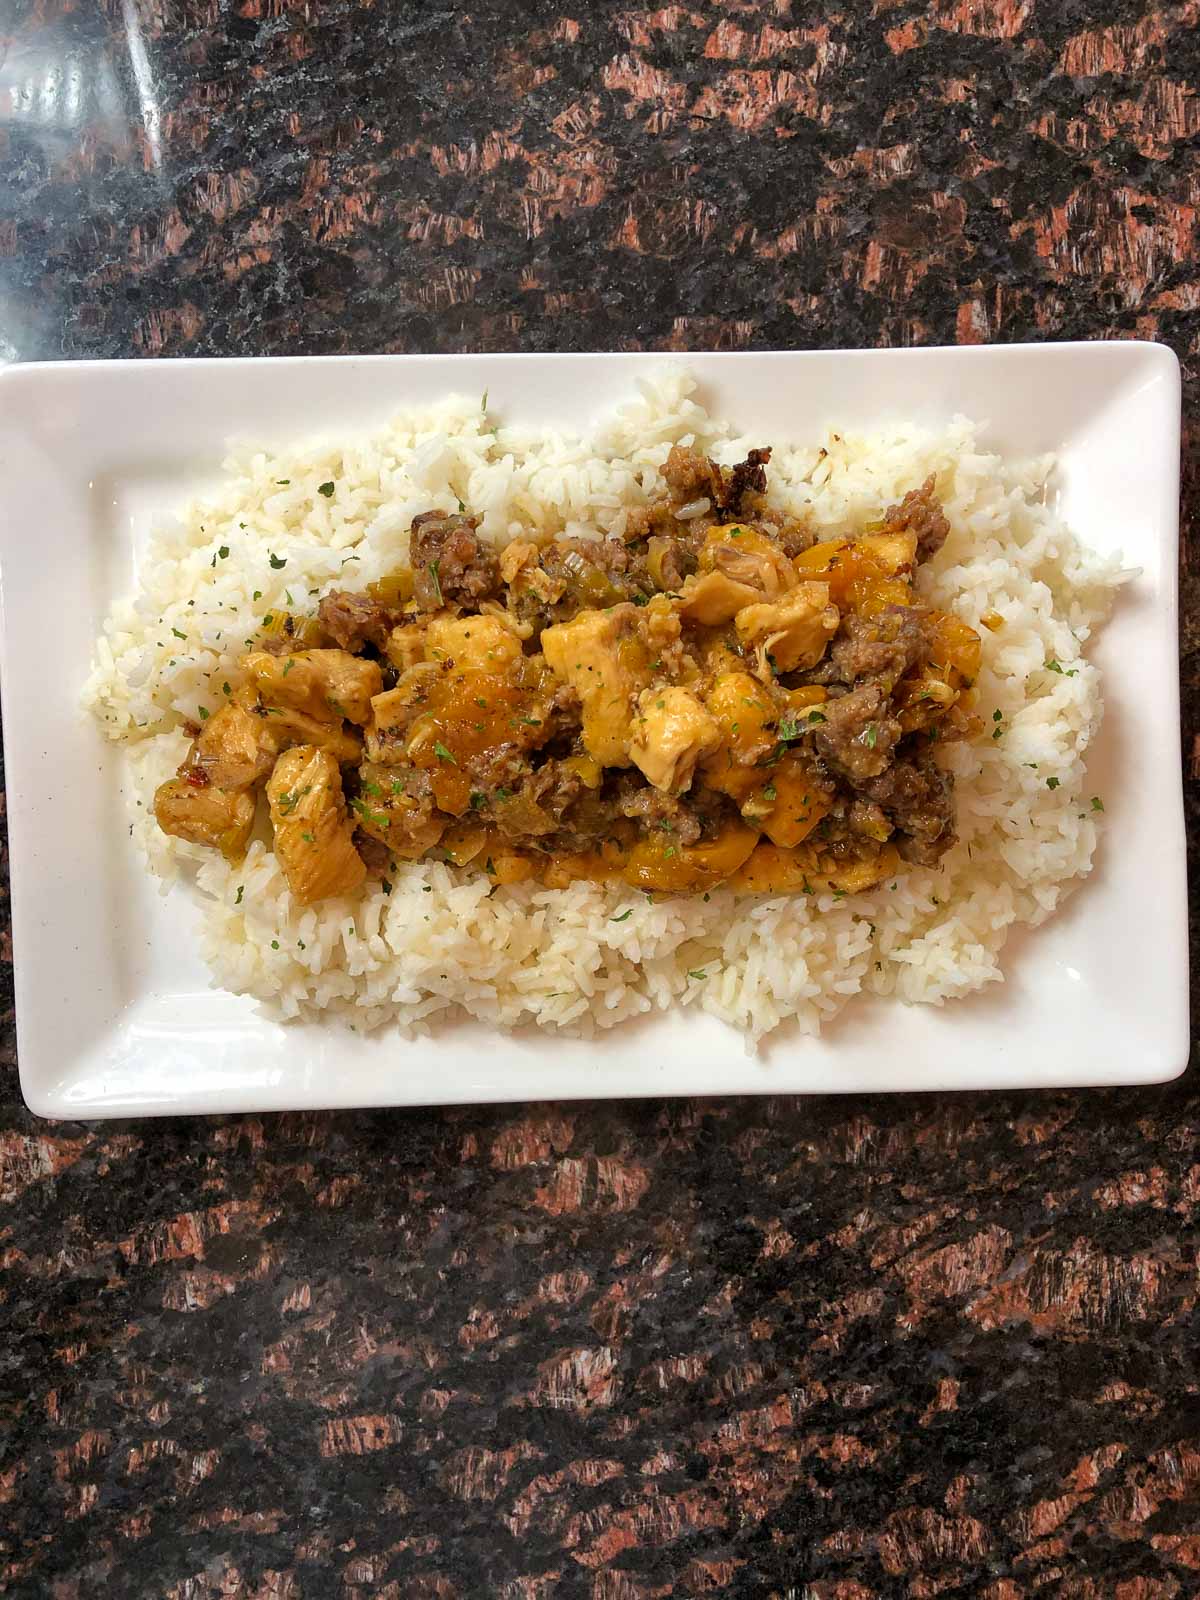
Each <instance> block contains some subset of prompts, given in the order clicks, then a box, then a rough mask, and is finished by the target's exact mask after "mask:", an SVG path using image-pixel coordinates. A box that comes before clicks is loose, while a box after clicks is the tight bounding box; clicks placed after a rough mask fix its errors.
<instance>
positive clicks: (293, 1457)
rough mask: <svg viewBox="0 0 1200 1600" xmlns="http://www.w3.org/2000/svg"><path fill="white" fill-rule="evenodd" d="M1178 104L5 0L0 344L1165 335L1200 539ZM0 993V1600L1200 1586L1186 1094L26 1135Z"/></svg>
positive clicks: (347, 21) (1099, 11)
mask: <svg viewBox="0 0 1200 1600" xmlns="http://www.w3.org/2000/svg"><path fill="white" fill-rule="evenodd" d="M1197 88H1200V5H1198V4H1197V3H1196V0H1186V3H1182V4H1163V5H1159V6H1153V5H1151V4H1149V3H1144V0H1092V3H1088V0H933V3H912V0H874V3H873V4H868V3H861V4H849V5H846V4H843V5H840V6H839V5H838V4H837V0H834V4H832V5H825V6H817V5H806V4H803V3H801V0H796V3H794V4H789V3H788V0H777V3H775V4H770V5H754V4H735V3H731V4H726V5H718V4H712V3H708V0H695V3H693V4H685V5H667V6H663V7H662V8H661V9H658V10H653V9H639V8H637V7H636V6H626V5H617V4H610V3H606V0H593V3H591V4H586V5H584V4H570V3H567V4H563V5H550V4H539V3H536V0H527V3H525V4H522V5H520V6H518V5H516V4H513V3H497V4H492V5H488V6H479V7H477V8H475V9H470V8H461V9H460V8H454V7H450V6H447V5H433V4H421V3H417V0H408V3H404V0H374V3H369V0H239V3H236V4H231V3H229V0H73V3H72V0H7V4H6V5H4V6H3V7H2V8H0V354H2V355H5V356H7V357H10V358H19V359H29V358H34V357H52V358H58V357H67V358H71V357H81V356H100V355H103V356H158V355H193V354H201V353H204V354H212V353H217V354H226V353H229V354H232V353H237V354H246V353H255V354H257V353H273V352H280V351H336V350H431V349H437V350H450V349H453V350H468V349H481V348H486V349H508V348H514V347H515V348H521V349H538V350H545V349H582V348H606V349H611V348H656V349H665V348H670V349H690V348H710V347H713V346H717V347H721V348H740V347H763V346H775V345H779V346H805V345H807V346H819V345H841V346H845V345H857V344H880V343H889V344H895V343H910V342H918V343H929V342H951V341H954V340H959V341H975V340H1011V339H1023V338H1057V337H1087V338H1090V337H1100V336H1112V335H1119V336H1139V337H1150V338H1157V339H1161V340H1164V341H1166V342H1167V343H1169V344H1170V345H1172V347H1173V348H1174V349H1175V350H1176V351H1177V352H1178V354H1179V355H1180V357H1181V359H1182V361H1183V363H1184V369H1185V394H1186V399H1185V406H1186V424H1187V440H1188V443H1187V446H1186V468H1187V471H1186V488H1185V508H1184V509H1185V528H1186V530H1187V531H1188V532H1190V533H1191V534H1192V535H1193V538H1194V517H1195V513H1196V509H1197V504H1198V495H1200V471H1198V462H1200V446H1198V440H1200V429H1198V426H1197V375H1198V363H1200V351H1198V348H1197V345H1198V336H1200V239H1198V233H1197V218H1198V215H1200V159H1198V154H1200V152H1198V144H1200V98H1198V96H1197ZM1194 548H1195V546H1194V544H1193V549H1194ZM1184 585H1185V639H1184V648H1185V657H1184V679H1185V691H1186V692H1185V702H1186V708H1187V709H1186V730H1185V732H1186V739H1187V744H1186V750H1187V752H1188V754H1189V756H1190V755H1191V752H1192V749H1193V740H1194V739H1195V736H1196V733H1197V730H1198V724H1197V720H1196V713H1197V704H1198V701H1197V695H1198V692H1200V688H1198V685H1197V672H1198V664H1200V656H1198V654H1197V651H1198V650H1200V604H1198V600H1197V584H1196V572H1195V569H1194V566H1191V565H1187V564H1186V562H1185V572H1184ZM1189 804H1190V807H1191V810H1190V820H1191V823H1192V826H1193V837H1195V833H1194V829H1195V827H1196V825H1197V814H1196V805H1195V796H1194V793H1191V792H1190V793H1189ZM11 956H12V951H11V943H10V940H9V937H8V934H7V932H4V933H3V935H2V946H0V957H2V958H3V962H4V969H3V970H4V973H5V989H4V995H5V997H6V998H5V999H4V1002H3V1003H4V1006H5V1011H4V1031H3V1050H4V1057H3V1067H4V1099H3V1105H2V1112H0V1128H2V1132H0V1272H2V1279H0V1335H2V1336H0V1591H2V1592H3V1593H5V1594H11V1595H14V1596H21V1597H30V1600H33V1597H38V1600H42V1597H47V1596H48V1597H50V1600H86V1597H89V1596H92V1595H103V1596H114V1597H117V1596H120V1597H129V1600H143V1597H144V1600H158V1597H170V1600H209V1597H213V1600H215V1597H217V1596H221V1597H224V1600H252V1597H253V1600H284V1597H286V1600H300V1597H309V1596H330V1597H334V1596H336V1597H339V1600H357V1597H366V1596H375V1595H380V1596H391V1597H394V1600H407V1597H410V1596H411V1597H418V1600H426V1597H428V1600H434V1597H437V1600H460V1597H461V1600H467V1597H488V1600H491V1597H502V1600H538V1597H551V1596H559V1595H561V1596H564V1597H574V1596H580V1597H587V1600H650V1597H656V1596H671V1597H689V1600H690V1597H692V1596H705V1595H727V1596H747V1597H760V1596H761V1597H764V1600H766V1597H775V1600H873V1597H889V1600H890V1597H893V1596H895V1597H903V1600H909V1597H911V1600H926V1597H932V1596H935V1595H941V1596H946V1597H965V1596H972V1597H974V1596H979V1597H982V1600H1026V1597H1032V1596H1038V1597H1052V1600H1109V1597H1112V1600H1172V1597H1177V1596H1178V1597H1189V1596H1196V1595H1198V1594H1200V1366H1198V1364H1197V1336H1198V1333H1200V1318H1198V1314H1197V1297H1198V1293H1200V1284H1198V1264H1200V1263H1198V1254H1200V1252H1198V1246H1200V1233H1198V1230H1197V1211H1198V1208H1200V1153H1198V1152H1197V1149H1196V1131H1197V1097H1196V1093H1195V1090H1194V1087H1193V1085H1192V1083H1191V1081H1190V1080H1188V1079H1185V1080H1184V1081H1183V1082H1182V1083H1180V1084H1177V1085H1173V1086H1171V1087H1168V1088H1165V1089H1162V1090H1152V1091H1141V1092H1136V1093H1134V1092H1129V1093H1108V1094H1093V1095H1066V1094H1050V1095H1037V1096H1033V1095H1030V1096H1014V1095H1009V1096H1003V1097H1000V1096H986V1097H979V1098H970V1097H962V1096H955V1097H952V1098H942V1099H932V1098H930V1099H918V1098H913V1097H900V1098H895V1099H888V1100H884V1099H880V1100H870V1101H866V1100H848V1099H843V1100H829V1101H797V1100H767V1101H758V1102H744V1103H736V1102H710V1103H698V1102H697V1103H687V1102H685V1103H675V1104H662V1103H647V1104H640V1105H623V1106H591V1105H577V1106H571V1107H567V1108H552V1107H519V1108H513V1109H503V1110H492V1109H483V1110H471V1111H457V1112H453V1113H446V1114H441V1113H430V1112H419V1113H395V1114H370V1115H365V1114H364V1115H344V1116H288V1117H272V1118H265V1119H256V1118H246V1119H229V1120H225V1121H213V1122H195V1123H182V1122H180V1123H162V1124H139V1125H124V1126H118V1125H111V1124H110V1125H104V1126H99V1125H98V1126H96V1127H95V1128H88V1127H78V1126H75V1127H72V1126H51V1125H48V1124H45V1123H39V1122H35V1121H34V1120H33V1119H32V1118H31V1117H30V1116H29V1115H28V1114H27V1113H26V1112H25V1111H24V1110H23V1108H22V1106H21V1102H20V1096H19V1093H18V1089H17V1081H16V1070H15V1060H14V1045H13V1033H12V1009H11V992H12V991H11ZM63 978H64V989H65V990H66V991H67V992H68V993H69V990H70V987H71V981H72V977H71V974H70V973H69V972H64V974H63Z"/></svg>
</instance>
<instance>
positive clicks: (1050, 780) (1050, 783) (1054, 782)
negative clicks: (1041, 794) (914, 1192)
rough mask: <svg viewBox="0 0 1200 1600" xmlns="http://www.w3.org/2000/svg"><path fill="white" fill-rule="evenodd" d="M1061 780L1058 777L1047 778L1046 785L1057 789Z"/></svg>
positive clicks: (1048, 787)
mask: <svg viewBox="0 0 1200 1600" xmlns="http://www.w3.org/2000/svg"><path fill="white" fill-rule="evenodd" d="M1061 781H1062V780H1061V779H1059V778H1047V779H1046V787H1047V789H1057V788H1058V786H1059V783H1060V782H1061Z"/></svg>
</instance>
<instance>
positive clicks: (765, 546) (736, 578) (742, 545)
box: [700, 522, 797, 605]
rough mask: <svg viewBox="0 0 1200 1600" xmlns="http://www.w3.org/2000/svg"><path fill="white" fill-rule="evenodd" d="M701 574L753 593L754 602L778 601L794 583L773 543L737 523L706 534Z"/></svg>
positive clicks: (788, 565)
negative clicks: (719, 575)
mask: <svg viewBox="0 0 1200 1600" xmlns="http://www.w3.org/2000/svg"><path fill="white" fill-rule="evenodd" d="M700 571H701V572H702V573H704V572H720V573H722V574H723V575H724V576H725V577H727V578H729V579H730V580H732V581H733V582H734V583H740V584H742V585H743V586H744V587H746V588H747V589H752V590H754V594H753V597H752V598H753V599H754V600H777V599H778V598H779V596H780V595H781V594H785V593H786V592H787V591H788V590H789V589H794V588H795V586H796V582H797V578H796V569H795V567H794V566H793V565H792V563H791V562H790V561H789V560H788V558H787V556H786V555H784V553H783V551H782V550H781V549H780V548H779V546H778V545H777V544H776V543H775V541H774V540H773V539H771V538H769V537H768V536H767V535H766V534H765V533H760V532H759V530H758V529H757V528H747V527H743V526H742V525H741V524H740V523H736V522H734V523H729V524H727V525H726V526H723V527H719V528H712V529H710V530H709V534H708V537H707V539H706V540H705V541H704V548H703V549H702V550H701V552H700ZM746 603H747V604H748V605H749V604H750V603H751V602H750V601H747V602H746Z"/></svg>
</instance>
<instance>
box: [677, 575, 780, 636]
mask: <svg viewBox="0 0 1200 1600" xmlns="http://www.w3.org/2000/svg"><path fill="white" fill-rule="evenodd" d="M759 599H761V594H760V592H759V590H757V589H754V588H751V586H750V585H749V584H746V583H739V582H738V581H737V580H736V579H735V578H731V577H729V576H727V575H726V574H725V573H724V572H704V573H699V574H694V575H693V576H692V577H690V578H688V579H686V580H685V582H684V585H683V593H682V595H681V597H680V600H679V603H678V610H679V615H680V616H681V617H686V618H687V619H688V621H689V622H699V623H700V624H701V625H702V626H704V627H709V628H711V627H715V626H716V625H717V624H719V623H722V622H729V621H730V620H731V619H732V618H733V617H736V616H737V614H738V612H739V611H742V610H744V609H745V608H746V606H751V605H754V603H755V602H756V601H758V600H759Z"/></svg>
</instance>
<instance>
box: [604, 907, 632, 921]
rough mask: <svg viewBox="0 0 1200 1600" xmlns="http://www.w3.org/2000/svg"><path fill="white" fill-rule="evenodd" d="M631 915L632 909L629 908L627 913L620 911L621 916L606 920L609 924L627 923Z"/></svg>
mask: <svg viewBox="0 0 1200 1600" xmlns="http://www.w3.org/2000/svg"><path fill="white" fill-rule="evenodd" d="M632 915H633V907H632V906H630V908H629V910H628V911H622V913H621V915H620V916H619V917H609V919H608V920H609V921H610V922H628V921H629V919H630V917H631V916H632Z"/></svg>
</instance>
